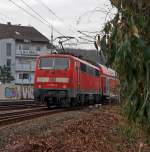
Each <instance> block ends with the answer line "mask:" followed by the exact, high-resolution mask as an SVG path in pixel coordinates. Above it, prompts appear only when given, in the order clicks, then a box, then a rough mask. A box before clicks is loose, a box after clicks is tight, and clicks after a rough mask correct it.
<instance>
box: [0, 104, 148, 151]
mask: <svg viewBox="0 0 150 152" xmlns="http://www.w3.org/2000/svg"><path fill="white" fill-rule="evenodd" d="M119 111H120V109H119V108H118V107H116V106H105V107H102V108H92V109H89V108H87V109H85V110H78V111H73V112H67V113H63V114H62V113H61V115H59V114H56V115H54V116H48V117H43V118H38V119H36V120H32V121H26V122H24V123H20V124H16V125H12V126H8V127H7V128H5V129H4V128H1V129H0V134H1V137H0V140H2V139H3V137H5V138H6V137H7V139H6V141H4V142H3V143H1V146H2V147H5V150H3V151H5V152H32V151H35V152H138V151H139V145H140V144H141V147H142V146H144V147H143V148H142V150H141V151H140V152H150V149H149V148H148V146H147V145H143V143H144V140H143V137H142V136H141V134H140V133H139V131H137V130H136V129H135V128H126V127H125V124H126V121H125V120H124V119H123V117H122V116H121V115H120V114H119ZM4 130H5V131H4ZM137 132H138V135H137Z"/></svg>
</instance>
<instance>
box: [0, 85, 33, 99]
mask: <svg viewBox="0 0 150 152" xmlns="http://www.w3.org/2000/svg"><path fill="white" fill-rule="evenodd" d="M22 91H23V99H34V98H33V87H32V86H29V85H28V86H27V85H26V86H25V85H23V86H21V85H14V84H1V85H0V100H8V99H9V100H14V99H21V98H22Z"/></svg>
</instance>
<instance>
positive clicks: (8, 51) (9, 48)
mask: <svg viewBox="0 0 150 152" xmlns="http://www.w3.org/2000/svg"><path fill="white" fill-rule="evenodd" d="M6 55H7V56H11V43H6Z"/></svg>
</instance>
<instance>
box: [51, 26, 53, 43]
mask: <svg viewBox="0 0 150 152" xmlns="http://www.w3.org/2000/svg"><path fill="white" fill-rule="evenodd" d="M53 32H54V30H53V25H51V44H52V45H53V38H54V37H53Z"/></svg>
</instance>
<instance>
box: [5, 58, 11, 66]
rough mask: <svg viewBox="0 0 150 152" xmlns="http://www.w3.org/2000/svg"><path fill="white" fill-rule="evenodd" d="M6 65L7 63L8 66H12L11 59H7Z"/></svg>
mask: <svg viewBox="0 0 150 152" xmlns="http://www.w3.org/2000/svg"><path fill="white" fill-rule="evenodd" d="M6 65H7V66H8V67H10V66H11V59H7V63H6Z"/></svg>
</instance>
